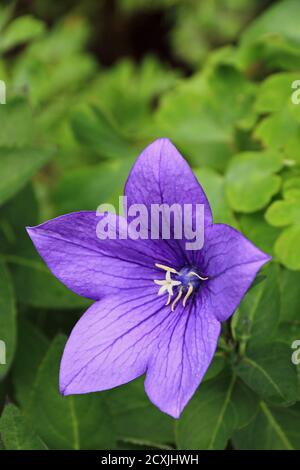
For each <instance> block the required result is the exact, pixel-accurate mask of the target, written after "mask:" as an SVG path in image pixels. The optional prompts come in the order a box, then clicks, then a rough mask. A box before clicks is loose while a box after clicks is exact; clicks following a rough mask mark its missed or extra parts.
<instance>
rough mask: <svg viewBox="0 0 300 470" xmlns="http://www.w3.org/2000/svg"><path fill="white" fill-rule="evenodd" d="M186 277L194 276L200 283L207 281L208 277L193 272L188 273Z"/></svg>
mask: <svg viewBox="0 0 300 470" xmlns="http://www.w3.org/2000/svg"><path fill="white" fill-rule="evenodd" d="M188 276H196V277H198V279H200V280H201V281H207V279H208V277H202V276H199V274H197V273H195V272H194V271H191V272H189V274H188Z"/></svg>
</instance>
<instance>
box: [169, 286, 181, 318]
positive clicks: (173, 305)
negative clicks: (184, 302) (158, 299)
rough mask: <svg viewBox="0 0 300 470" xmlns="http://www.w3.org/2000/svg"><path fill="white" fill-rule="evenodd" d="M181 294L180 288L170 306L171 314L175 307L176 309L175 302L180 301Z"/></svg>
mask: <svg viewBox="0 0 300 470" xmlns="http://www.w3.org/2000/svg"><path fill="white" fill-rule="evenodd" d="M182 292H183V288H182V287H181V288H180V290H179V292H178V295H177V297H176V299H175V300H174V302H173V303H172V306H171V310H172V312H174V310H175V307H176V304H177V302H178V301H179V300H180V298H181V296H182Z"/></svg>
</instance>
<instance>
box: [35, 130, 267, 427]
mask: <svg viewBox="0 0 300 470" xmlns="http://www.w3.org/2000/svg"><path fill="white" fill-rule="evenodd" d="M125 195H126V196H127V200H128V205H132V204H136V203H139V204H141V203H143V204H145V205H146V206H147V207H149V208H150V206H151V205H152V204H162V203H165V204H169V205H172V204H174V203H177V204H180V205H181V206H183V205H184V204H204V206H205V210H204V216H205V242H204V246H203V248H202V249H200V250H186V248H185V241H186V240H177V239H175V238H172V239H170V240H162V239H159V240H153V239H148V240H141V239H139V240H132V239H121V237H116V239H106V240H100V239H99V238H98V237H97V235H96V228H97V224H98V223H99V216H97V215H96V213H95V212H89V211H86V212H78V213H72V214H67V215H65V216H62V217H58V218H56V219H54V220H50V221H49V222H46V223H44V224H42V225H39V226H38V227H33V228H28V233H29V235H30V237H31V239H32V241H33V243H34V245H35V247H36V249H37V250H38V252H39V254H40V255H41V256H42V258H43V259H44V260H45V262H46V263H47V265H48V267H49V268H50V270H51V271H52V273H53V274H54V275H55V276H56V277H57V278H58V279H59V280H60V281H61V282H63V283H64V284H65V285H66V286H67V287H68V288H69V289H71V290H73V291H74V292H76V293H77V294H79V295H81V296H84V297H88V298H89V299H93V300H95V301H96V302H95V303H94V304H93V305H92V306H91V307H90V308H89V309H88V310H87V312H86V313H85V314H84V315H83V317H82V318H81V319H80V320H79V322H78V323H77V325H76V326H75V328H74V329H73V331H72V333H71V336H70V338H69V340H68V342H67V345H66V347H65V351H64V354H63V358H62V362H61V369H60V390H61V393H62V394H64V395H69V394H78V393H89V392H96V391H100V390H106V389H110V388H112V387H116V386H119V385H121V384H125V383H127V382H129V381H130V380H133V379H135V378H136V377H139V376H140V375H142V374H145V373H146V379H145V390H146V393H147V394H148V396H149V398H150V400H151V401H152V402H153V403H154V404H155V405H156V406H157V407H158V408H160V410H162V411H163V412H165V413H168V414H169V415H171V416H173V417H175V418H178V417H179V415H180V413H181V411H182V409H183V408H184V406H185V405H186V404H187V402H188V401H189V400H190V398H191V397H192V395H193V394H194V392H195V390H196V389H197V387H198V386H199V384H200V382H201V380H202V378H203V376H204V374H205V372H206V370H207V368H208V366H209V364H210V362H211V360H212V358H213V355H214V352H215V349H216V346H217V342H218V338H219V335H220V329H221V322H222V321H225V320H227V319H228V318H229V317H230V316H231V315H232V314H233V312H234V311H235V310H236V308H237V306H238V305H239V303H240V301H241V299H242V298H243V296H244V295H245V293H246V292H247V290H248V289H249V287H250V285H251V283H252V282H253V280H254V278H255V276H256V274H257V272H258V270H259V269H260V268H261V267H262V266H263V265H264V264H265V263H266V262H267V261H269V260H270V257H269V256H268V255H266V254H265V253H263V252H261V251H260V250H259V249H258V248H256V247H255V246H254V245H253V244H252V243H251V242H250V241H249V240H247V239H246V238H245V237H244V236H243V235H242V234H240V233H239V232H238V231H237V230H235V229H233V228H231V227H229V226H227V225H223V224H214V225H213V223H212V213H211V209H210V206H209V203H208V201H207V198H206V196H205V193H204V191H203V189H202V188H201V186H200V185H199V183H198V181H197V179H196V178H195V176H194V175H193V173H192V171H191V169H190V167H189V166H188V164H187V163H186V161H185V160H184V159H183V158H182V156H181V155H180V154H179V152H178V151H177V149H176V148H175V147H174V146H173V144H172V143H171V142H170V141H169V140H168V139H159V140H156V141H155V142H154V143H153V144H151V145H149V146H148V147H147V148H146V149H145V150H144V151H143V153H142V154H141V155H140V157H139V158H138V160H137V161H136V163H135V165H134V167H133V168H132V170H131V173H130V175H129V177H128V180H127V183H126V187H125ZM109 218H110V223H111V224H112V225H113V224H116V222H120V221H121V225H122V218H121V217H118V216H116V215H113V214H111V215H110V216H109ZM123 222H124V221H123ZM158 294H159V295H158Z"/></svg>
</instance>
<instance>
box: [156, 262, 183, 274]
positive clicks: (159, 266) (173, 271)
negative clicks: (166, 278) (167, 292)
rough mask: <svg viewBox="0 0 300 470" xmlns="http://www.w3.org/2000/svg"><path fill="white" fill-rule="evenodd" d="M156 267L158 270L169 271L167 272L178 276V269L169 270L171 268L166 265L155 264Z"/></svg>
mask: <svg viewBox="0 0 300 470" xmlns="http://www.w3.org/2000/svg"><path fill="white" fill-rule="evenodd" d="M155 266H156V267H157V268H160V269H163V270H164V271H167V272H170V273H173V274H178V272H177V271H176V269H174V268H169V266H165V265H164V264H158V263H155Z"/></svg>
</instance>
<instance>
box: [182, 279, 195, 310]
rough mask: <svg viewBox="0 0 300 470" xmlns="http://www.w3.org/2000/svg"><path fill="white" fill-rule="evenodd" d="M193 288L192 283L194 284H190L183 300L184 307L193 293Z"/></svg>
mask: <svg viewBox="0 0 300 470" xmlns="http://www.w3.org/2000/svg"><path fill="white" fill-rule="evenodd" d="M193 290H194V288H193V285H192V284H189V288H188V291H187V293H186V294H185V297H184V299H183V302H182V305H183V306H184V307H185V305H186V302H187V300H188V298H189V297H190V296H191V295H192V292H193Z"/></svg>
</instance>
